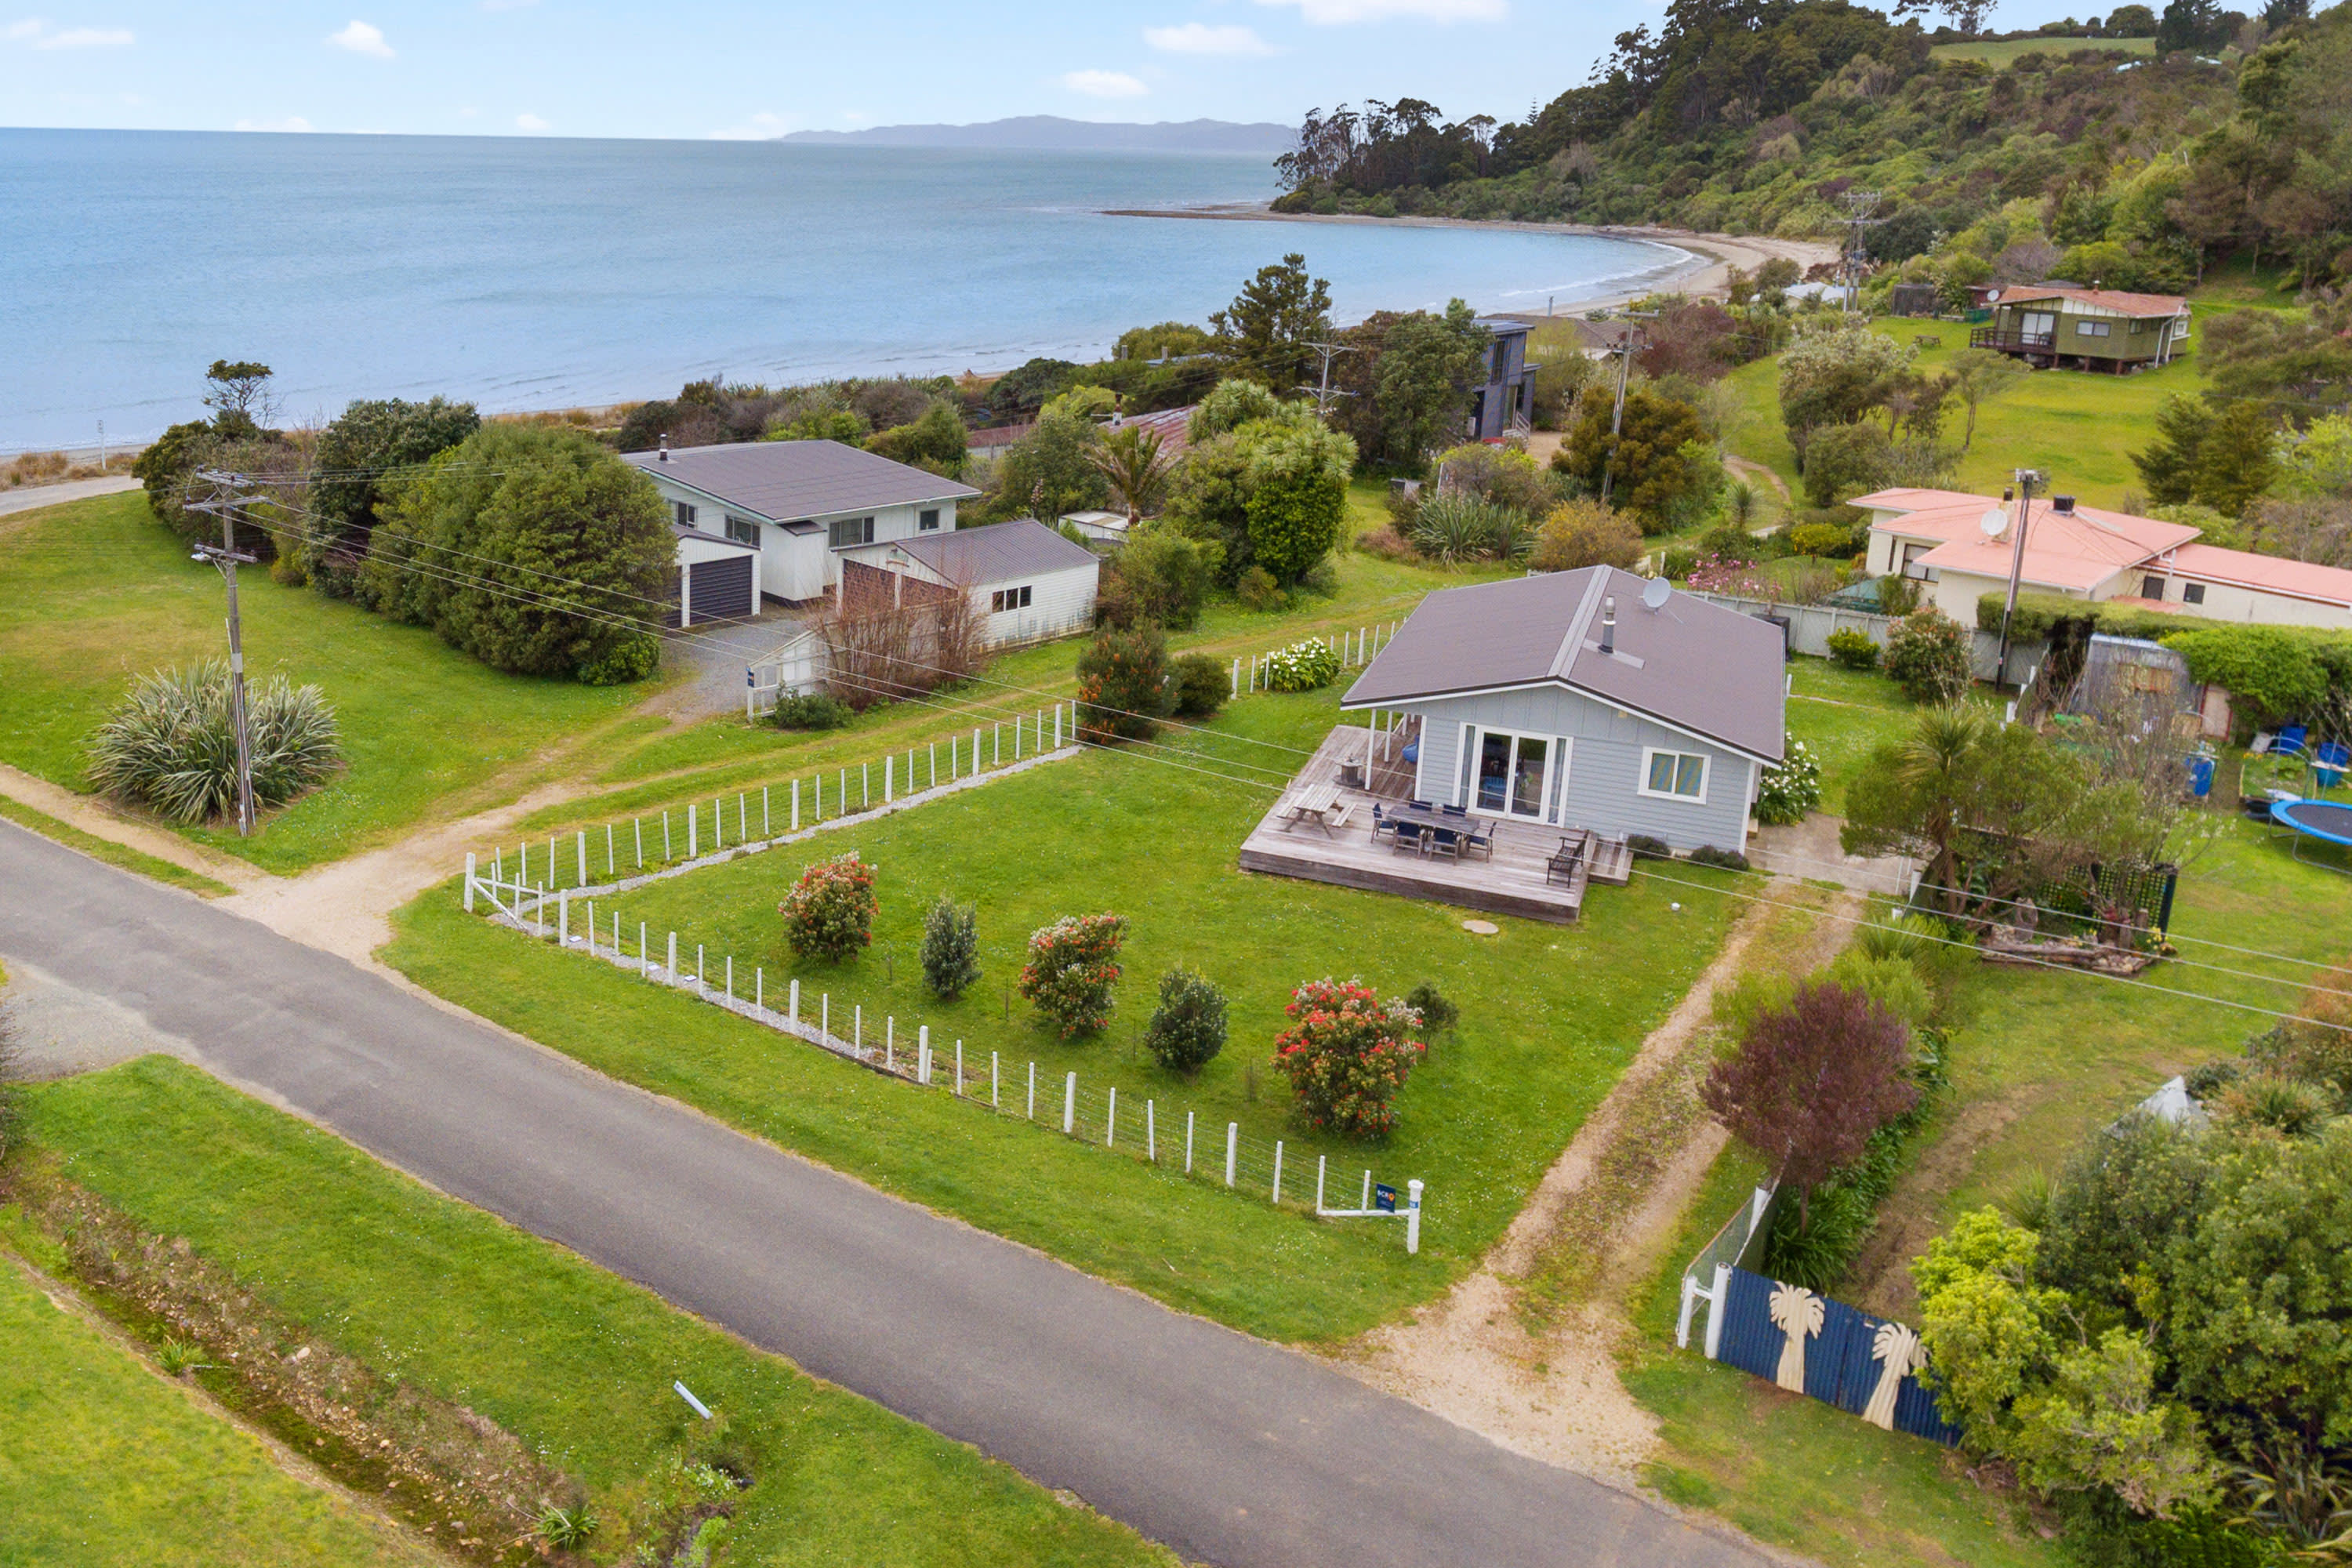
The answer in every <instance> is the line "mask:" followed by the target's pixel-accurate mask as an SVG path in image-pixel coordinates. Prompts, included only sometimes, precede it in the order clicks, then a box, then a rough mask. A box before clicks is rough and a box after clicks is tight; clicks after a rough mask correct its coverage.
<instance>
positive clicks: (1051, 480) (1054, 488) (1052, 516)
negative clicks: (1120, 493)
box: [988, 414, 1110, 528]
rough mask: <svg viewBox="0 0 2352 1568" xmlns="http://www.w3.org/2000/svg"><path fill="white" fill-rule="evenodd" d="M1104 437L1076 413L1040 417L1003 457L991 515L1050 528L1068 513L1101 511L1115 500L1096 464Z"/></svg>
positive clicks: (997, 477)
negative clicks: (1022, 519) (1095, 455)
mask: <svg viewBox="0 0 2352 1568" xmlns="http://www.w3.org/2000/svg"><path fill="white" fill-rule="evenodd" d="M1101 439H1102V435H1101V432H1100V431H1098V430H1097V429H1096V427H1095V426H1094V424H1093V422H1092V421H1090V420H1087V419H1082V418H1079V417H1078V416H1076V415H1071V414H1055V415H1050V416H1039V418H1038V420H1037V424H1036V426H1035V427H1034V429H1032V430H1031V431H1030V432H1029V434H1027V435H1026V436H1024V437H1021V439H1020V440H1018V441H1015V442H1014V443H1013V446H1012V447H1011V448H1010V449H1009V450H1008V451H1006V453H1005V454H1004V459H1003V463H1002V465H1001V466H1000V467H999V468H998V469H997V475H996V489H995V495H994V497H993V498H992V500H991V501H990V503H989V507H988V510H989V514H990V515H991V516H992V517H995V518H997V519H999V520H1005V519H1011V518H1015V517H1034V518H1035V519H1037V520H1038V521H1040V522H1043V523H1045V525H1046V526H1047V527H1048V528H1050V527H1052V526H1053V525H1054V524H1055V522H1057V521H1060V520H1061V519H1062V518H1063V517H1064V516H1065V515H1066V514H1067V513H1070V512H1074V511H1090V510H1095V509H1096V508H1098V507H1100V506H1101V505H1102V504H1103V502H1105V501H1106V500H1109V499H1110V487H1109V486H1108V485H1107V484H1105V483H1104V482H1103V477H1102V471H1101V470H1100V469H1099V468H1096V467H1095V464H1094V458H1093V453H1094V449H1095V447H1096V444H1097V442H1099V441H1100V440H1101Z"/></svg>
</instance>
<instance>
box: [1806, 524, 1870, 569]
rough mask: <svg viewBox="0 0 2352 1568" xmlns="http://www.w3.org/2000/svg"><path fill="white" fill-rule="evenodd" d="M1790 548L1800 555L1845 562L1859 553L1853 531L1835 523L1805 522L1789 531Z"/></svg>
mask: <svg viewBox="0 0 2352 1568" xmlns="http://www.w3.org/2000/svg"><path fill="white" fill-rule="evenodd" d="M1789 548H1790V550H1792V551H1794V552H1796V553H1798V554H1799V555H1821V556H1827V557H1830V558H1832V559H1835V560H1843V559H1844V558H1845V557H1847V556H1849V555H1853V554H1855V553H1857V552H1858V547H1857V546H1856V544H1855V543H1854V538H1853V529H1851V528H1845V527H1842V526H1840V525H1839V524H1837V523H1834V522H1803V523H1799V524H1798V525H1797V526H1796V527H1794V528H1792V529H1790V531H1789Z"/></svg>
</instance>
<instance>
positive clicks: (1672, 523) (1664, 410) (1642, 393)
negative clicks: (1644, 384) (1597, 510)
mask: <svg viewBox="0 0 2352 1568" xmlns="http://www.w3.org/2000/svg"><path fill="white" fill-rule="evenodd" d="M1587 404H1588V406H1587V407H1586V410H1585V412H1584V415H1583V416H1582V417H1581V418H1580V419H1579V420H1578V421H1577V423H1576V426H1575V428H1574V429H1573V430H1571V431H1570V432H1569V436H1568V439H1567V440H1566V441H1565V442H1564V443H1562V445H1561V447H1560V448H1559V452H1558V453H1556V454H1555V455H1554V456H1553V458H1552V467H1553V468H1556V469H1558V470H1559V472H1561V473H1563V474H1566V475H1568V476H1570V478H1572V479H1576V480H1577V481H1578V482H1580V484H1582V485H1583V487H1584V489H1586V490H1587V491H1588V492H1589V493H1591V494H1593V495H1599V494H1600V493H1601V490H1602V489H1603V483H1604V480H1605V481H1606V484H1607V488H1608V489H1609V494H1610V499H1611V500H1612V502H1613V503H1614V504H1616V505H1617V506H1619V507H1620V508H1622V510H1625V511H1628V512H1630V513H1632V514H1633V516H1634V517H1635V518H1636V519H1638V520H1639V521H1640V522H1641V525H1642V531H1643V532H1644V533H1662V532H1664V531H1667V530H1669V529H1672V528H1675V527H1676V526H1678V525H1680V524H1683V523H1685V522H1688V521H1696V516H1694V515H1693V514H1694V511H1695V510H1696V505H1697V504H1698V503H1701V502H1705V501H1707V500H1712V498H1713V496H1714V495H1715V493H1716V492H1717V490H1719V489H1721V488H1722V485H1723V483H1724V479H1723V465H1722V464H1721V462H1720V461H1718V460H1717V458H1715V456H1714V453H1713V449H1712V448H1711V447H1708V446H1707V443H1706V431H1705V429H1704V428H1703V427H1702V426H1700V424H1699V421H1698V415H1697V413H1696V411H1695V410H1694V409H1693V408H1692V407H1691V405H1689V404H1687V403H1680V402H1677V401H1675V399H1673V398H1671V397H1665V396H1662V395H1659V394H1657V393H1655V392H1653V391H1650V390H1648V389H1647V388H1642V389H1637V390H1635V391H1633V392H1632V393H1630V394H1628V395H1627V396H1626V399H1625V416H1624V426H1623V429H1622V432H1621V433H1619V434H1617V435H1614V436H1612V434H1611V431H1610V425H1611V418H1612V405H1610V403H1608V402H1607V401H1604V400H1602V399H1600V398H1591V399H1588V400H1587ZM1699 515H1704V514H1703V513H1700V514H1699Z"/></svg>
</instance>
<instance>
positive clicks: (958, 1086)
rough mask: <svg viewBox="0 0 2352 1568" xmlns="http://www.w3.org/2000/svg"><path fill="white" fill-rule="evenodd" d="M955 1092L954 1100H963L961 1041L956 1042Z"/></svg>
mask: <svg viewBox="0 0 2352 1568" xmlns="http://www.w3.org/2000/svg"><path fill="white" fill-rule="evenodd" d="M955 1091H956V1098H957V1099H958V1100H961V1099H962V1098H963V1042H962V1041H961V1040H958V1041H957V1042H956V1081H955Z"/></svg>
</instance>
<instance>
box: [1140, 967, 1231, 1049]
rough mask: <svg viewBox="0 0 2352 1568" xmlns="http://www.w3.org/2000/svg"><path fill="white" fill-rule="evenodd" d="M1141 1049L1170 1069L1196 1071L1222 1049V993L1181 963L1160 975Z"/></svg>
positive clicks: (1223, 1009)
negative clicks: (1157, 996)
mask: <svg viewBox="0 0 2352 1568" xmlns="http://www.w3.org/2000/svg"><path fill="white" fill-rule="evenodd" d="M1143 1048H1144V1049H1146V1050H1148V1051H1150V1053H1151V1054H1152V1056H1153V1057H1154V1058H1157V1059H1158V1061H1159V1063H1160V1066H1161V1067H1164V1068H1168V1069H1169V1070H1170V1071H1171V1072H1181V1073H1185V1074H1192V1073H1196V1072H1199V1071H1200V1070H1201V1069H1202V1068H1204V1067H1206V1066H1208V1065H1209V1063H1210V1062H1211V1061H1212V1060H1213V1059H1214V1058H1215V1057H1216V1054H1217V1053H1218V1052H1219V1051H1222V1050H1223V1049H1224V1048H1225V994H1224V993H1223V992H1222V991H1220V990H1218V989H1217V988H1216V987H1215V986H1214V985H1212V984H1209V982H1208V980H1207V979H1206V978H1205V977H1203V976H1202V975H1199V974H1195V973H1193V972H1192V971H1191V970H1189V969H1186V968H1183V967H1181V965H1180V966H1179V967H1177V968H1174V969H1171V970H1170V971H1169V972H1168V973H1165V974H1163V975H1161V976H1160V1005H1159V1006H1158V1007H1157V1008H1155V1009H1153V1011H1152V1014H1151V1022H1150V1024H1149V1025H1147V1026H1145V1028H1144V1031H1143Z"/></svg>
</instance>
